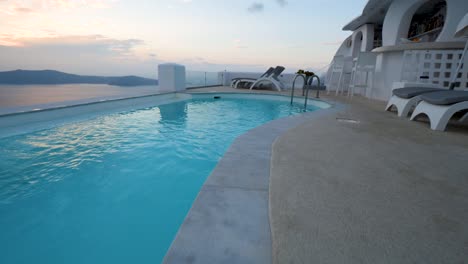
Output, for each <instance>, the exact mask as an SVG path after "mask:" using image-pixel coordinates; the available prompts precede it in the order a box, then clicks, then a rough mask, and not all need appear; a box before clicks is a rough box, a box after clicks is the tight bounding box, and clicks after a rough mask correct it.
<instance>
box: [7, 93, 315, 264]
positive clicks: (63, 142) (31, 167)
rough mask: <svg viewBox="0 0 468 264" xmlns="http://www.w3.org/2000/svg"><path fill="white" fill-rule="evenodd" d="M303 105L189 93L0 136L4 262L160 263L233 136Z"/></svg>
mask: <svg viewBox="0 0 468 264" xmlns="http://www.w3.org/2000/svg"><path fill="white" fill-rule="evenodd" d="M315 109H317V108H314V107H313V106H311V108H310V109H309V110H315ZM301 112H302V107H301V106H300V105H294V106H290V105H289V103H287V102H284V101H283V102H282V101H273V100H259V99H222V100H213V99H193V100H188V101H184V102H177V103H171V104H166V105H161V106H158V107H153V108H145V109H141V110H137V111H131V112H125V113H119V114H112V115H106V116H101V117H98V118H95V119H92V120H88V121H83V122H78V123H70V124H67V125H64V126H61V127H57V128H54V129H49V130H44V131H39V132H35V133H31V134H26V135H21V136H14V137H10V138H6V139H1V140H0V234H2V235H1V236H0V247H1V248H2V254H0V263H50V264H53V263H158V262H160V261H161V260H162V258H163V257H164V255H165V253H166V251H167V249H168V247H169V246H170V244H171V242H172V239H173V238H174V236H175V234H176V232H177V230H178V228H179V226H180V224H181V223H182V222H183V220H184V217H185V215H186V214H187V212H188V210H189V209H190V207H191V204H192V202H193V200H194V199H195V197H196V195H197V193H198V191H199V190H200V188H201V186H202V185H203V182H204V181H205V179H206V178H207V176H208V175H209V174H210V172H211V171H212V170H213V168H214V167H215V166H216V163H217V162H218V161H219V159H220V158H221V157H222V156H223V154H224V152H225V151H226V149H227V148H228V147H229V145H230V144H231V143H232V141H233V140H234V139H235V138H236V137H237V136H239V135H241V134H242V133H244V132H246V131H247V130H249V129H252V128H254V127H257V126H259V125H261V124H264V123H266V122H268V121H271V120H274V119H277V118H280V117H285V116H289V115H295V114H297V113H301Z"/></svg>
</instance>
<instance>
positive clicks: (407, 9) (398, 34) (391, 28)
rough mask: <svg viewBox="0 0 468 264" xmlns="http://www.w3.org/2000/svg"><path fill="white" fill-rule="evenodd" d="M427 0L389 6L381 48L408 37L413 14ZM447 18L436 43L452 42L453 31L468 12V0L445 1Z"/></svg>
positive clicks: (402, 1) (398, 0) (400, 0)
mask: <svg viewBox="0 0 468 264" xmlns="http://www.w3.org/2000/svg"><path fill="white" fill-rule="evenodd" d="M425 2H427V0H395V1H393V3H392V4H391V5H390V7H389V9H388V11H387V14H386V15H385V20H384V24H383V46H393V45H398V44H400V43H401V41H400V39H401V38H406V37H407V36H408V30H409V27H410V24H411V20H412V19H413V15H414V13H415V12H416V11H417V10H418V9H419V7H421V5H423V4H424V3H425ZM446 2H447V16H446V20H445V25H444V28H443V29H442V32H441V33H440V35H439V37H438V39H437V40H436V41H438V42H443V41H453V40H455V39H454V38H453V35H454V33H455V29H456V27H457V25H458V23H459V22H460V20H461V19H462V18H463V16H464V15H465V14H466V13H467V12H468V0H446Z"/></svg>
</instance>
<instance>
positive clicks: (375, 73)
mask: <svg viewBox="0 0 468 264" xmlns="http://www.w3.org/2000/svg"><path fill="white" fill-rule="evenodd" d="M467 12H468V0H446V1H444V0H369V2H368V3H367V5H366V6H365V8H364V10H363V12H362V14H361V15H360V16H359V17H357V18H356V19H354V20H352V21H351V22H349V23H348V24H347V25H345V26H344V27H343V30H349V31H352V33H351V35H350V36H349V37H348V38H347V39H345V40H344V41H343V43H342V45H341V46H340V48H339V49H338V51H337V52H336V54H335V57H334V59H333V62H332V64H331V66H330V69H329V73H328V77H329V81H328V86H329V89H332V90H335V91H336V90H337V89H338V90H339V91H350V90H351V88H350V87H353V85H352V83H354V84H355V85H354V87H355V88H354V91H355V92H356V93H359V94H362V95H364V96H366V97H369V98H374V99H379V100H388V99H389V98H390V96H391V90H392V87H396V86H402V85H408V84H409V83H414V82H418V83H420V82H425V83H428V84H431V85H436V86H443V87H448V85H449V82H450V80H451V79H452V77H453V76H452V74H454V71H455V68H456V66H457V63H458V60H459V58H460V55H461V53H462V51H463V47H464V43H465V42H464V41H466V40H464V39H457V38H455V37H454V33H455V30H456V27H457V25H458V23H459V22H460V20H461V19H462V18H463V16H464V15H465V14H466V13H467ZM360 58H361V59H360ZM353 70H354V72H356V71H357V72H358V73H357V74H355V75H354V76H355V78H354V81H351V80H352V79H353V77H352V76H353ZM360 70H361V73H359V71H360ZM363 71H367V72H368V74H365V73H364V72H363ZM467 72H468V67H464V69H463V74H461V75H459V78H458V79H457V81H459V82H460V86H461V88H467V87H468V73H467ZM366 75H367V76H368V78H365V76H366ZM421 77H422V78H421ZM350 83H351V85H350ZM458 89H460V88H458Z"/></svg>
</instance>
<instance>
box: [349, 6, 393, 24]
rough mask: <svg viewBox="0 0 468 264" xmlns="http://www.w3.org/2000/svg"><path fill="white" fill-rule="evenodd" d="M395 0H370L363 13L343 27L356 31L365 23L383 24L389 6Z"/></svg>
mask: <svg viewBox="0 0 468 264" xmlns="http://www.w3.org/2000/svg"><path fill="white" fill-rule="evenodd" d="M392 2H393V0H369V2H367V4H366V6H365V7H364V10H363V11H362V14H361V15H360V16H359V17H357V18H355V19H353V20H352V21H351V22H349V23H348V24H347V25H346V26H344V27H343V30H351V31H354V30H356V29H357V28H359V27H360V26H362V25H364V24H381V23H383V20H384V18H385V14H386V13H387V10H388V7H389V6H390V4H391V3H392Z"/></svg>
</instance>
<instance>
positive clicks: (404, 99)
mask: <svg viewBox="0 0 468 264" xmlns="http://www.w3.org/2000/svg"><path fill="white" fill-rule="evenodd" d="M440 91H447V90H446V89H440V88H429V87H405V88H398V89H394V90H393V91H392V93H393V95H392V97H391V98H390V100H389V101H388V104H387V107H385V110H386V111H389V110H390V109H391V108H392V107H395V108H396V109H397V112H398V116H399V117H407V116H408V114H409V113H410V111H411V109H413V108H414V107H416V105H417V104H418V103H419V102H421V97H420V96H421V95H423V94H427V93H433V92H440Z"/></svg>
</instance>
